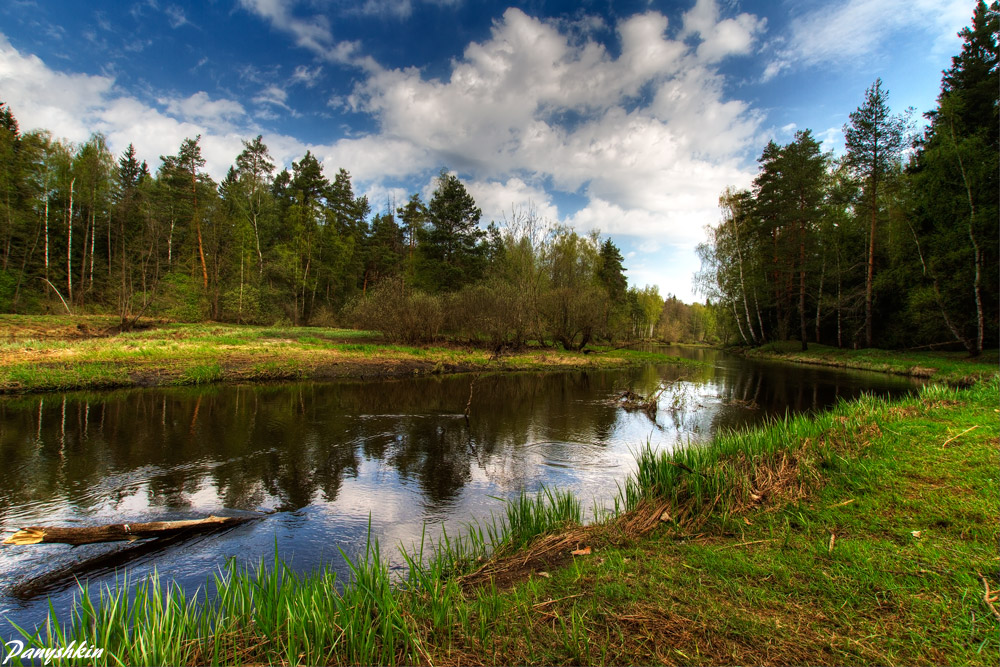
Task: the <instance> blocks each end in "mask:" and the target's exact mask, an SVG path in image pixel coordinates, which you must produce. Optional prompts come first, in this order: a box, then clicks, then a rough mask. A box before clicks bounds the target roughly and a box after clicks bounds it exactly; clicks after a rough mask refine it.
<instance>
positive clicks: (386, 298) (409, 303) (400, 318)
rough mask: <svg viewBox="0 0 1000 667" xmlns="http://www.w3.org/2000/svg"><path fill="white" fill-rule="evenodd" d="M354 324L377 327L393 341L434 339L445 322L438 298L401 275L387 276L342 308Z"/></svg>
mask: <svg viewBox="0 0 1000 667" xmlns="http://www.w3.org/2000/svg"><path fill="white" fill-rule="evenodd" d="M344 314H345V316H346V318H347V319H348V320H349V321H350V322H351V323H352V324H354V325H355V326H358V327H361V328H363V329H372V330H375V331H379V332H381V333H382V335H384V336H385V337H386V338H387V339H389V340H391V341H394V342H402V343H415V342H427V341H431V340H434V339H435V338H437V337H438V335H439V334H440V332H441V327H442V325H443V324H444V308H443V306H442V303H441V299H440V298H439V297H436V296H432V295H430V294H424V293H423V292H420V291H419V290H414V289H411V288H409V287H407V286H406V285H404V283H403V281H402V280H400V279H396V278H394V279H387V280H383V281H382V282H380V283H379V284H378V285H376V286H375V287H373V288H372V289H370V290H368V292H367V294H364V295H362V296H361V297H358V298H357V299H355V300H354V301H353V302H351V303H350V304H349V305H348V306H347V307H346V308H345V313H344Z"/></svg>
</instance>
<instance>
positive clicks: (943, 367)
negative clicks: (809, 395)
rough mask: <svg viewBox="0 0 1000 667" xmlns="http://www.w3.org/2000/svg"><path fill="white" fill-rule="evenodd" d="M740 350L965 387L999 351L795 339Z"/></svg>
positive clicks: (985, 371)
mask: <svg viewBox="0 0 1000 667" xmlns="http://www.w3.org/2000/svg"><path fill="white" fill-rule="evenodd" d="M740 353H741V354H743V355H744V356H747V357H750V358H751V359H774V360H780V361H791V362H795V363H799V364H812V365H817V366H831V367H835V368H854V369H859V370H867V371H878V372H881V373H893V374H896V375H907V376H911V377H920V378H927V379H931V380H934V381H936V382H944V383H947V384H950V385H954V386H959V387H966V386H969V385H972V384H974V383H975V382H977V381H978V380H980V379H982V378H985V377H990V376H992V375H993V374H994V373H996V372H997V368H998V364H1000V353H998V351H997V350H984V351H983V352H982V354H980V355H979V356H978V357H975V358H970V357H969V355H968V353H967V352H929V351H919V350H917V351H907V350H876V349H864V350H849V349H845V348H837V347H830V346H829V345H818V344H816V343H810V344H809V349H808V350H805V351H803V350H802V349H801V343H799V342H798V341H781V342H774V343H768V344H766V345H762V346H760V347H753V348H745V349H742V350H740Z"/></svg>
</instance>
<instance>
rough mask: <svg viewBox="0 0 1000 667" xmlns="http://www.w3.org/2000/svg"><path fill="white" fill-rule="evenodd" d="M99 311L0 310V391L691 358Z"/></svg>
mask: <svg viewBox="0 0 1000 667" xmlns="http://www.w3.org/2000/svg"><path fill="white" fill-rule="evenodd" d="M114 324H115V321H114V319H113V318H108V317H96V316H91V317H75V318H71V317H52V318H50V317H42V316H35V317H28V316H14V315H0V331H2V332H3V333H4V335H5V337H6V339H5V340H0V393H18V392H30V391H53V390H65V389H87V388H99V387H100V388H107V387H124V386H150V385H178V384H203V383H206V382H247V381H255V380H274V379H288V378H301V379H309V378H313V379H322V378H333V377H373V376H402V375H414V374H417V375H419V374H425V373H435V374H437V373H453V372H462V371H482V370H491V371H510V370H515V371H516V370H547V369H580V368H610V367H617V366H623V365H629V364H641V363H650V362H660V363H676V364H695V363H697V362H693V361H689V360H683V359H678V358H676V357H669V356H666V355H657V354H655V353H647V352H637V351H628V350H618V351H610V352H607V353H598V354H582V353H578V352H563V351H556V350H553V349H527V350H524V351H521V352H517V353H514V354H510V355H506V356H504V357H503V358H502V359H501V360H499V361H497V360H495V359H492V358H491V356H492V355H491V352H489V351H487V350H483V349H476V348H469V347H462V346H455V345H445V344H441V345H428V346H422V347H421V346H412V345H392V344H387V343H384V342H382V341H381V339H380V338H379V337H378V335H377V334H375V333H373V332H370V331H355V330H351V329H330V328H322V327H259V326H247V325H223V324H213V323H209V324H178V323H159V324H156V323H150V326H149V328H145V329H141V330H136V331H131V332H127V333H118V334H113V333H108V332H109V330H111V328H112V327H113V325H114Z"/></svg>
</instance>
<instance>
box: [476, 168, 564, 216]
mask: <svg viewBox="0 0 1000 667" xmlns="http://www.w3.org/2000/svg"><path fill="white" fill-rule="evenodd" d="M466 188H467V189H468V191H469V194H471V195H472V196H473V198H474V199H475V200H476V205H477V206H479V208H481V209H482V210H483V221H484V222H490V221H494V222H497V223H500V222H502V221H504V220H513V218H514V216H515V212H517V211H528V210H531V211H532V212H533V213H534V214H535V215H536V216H537V217H538V218H539V219H540V220H548V221H550V222H556V221H558V220H559V209H558V208H557V207H556V205H555V204H553V203H552V198H551V196H550V195H549V193H547V192H546V191H545V190H544V189H542V188H540V187H537V186H532V185H529V184H527V183H525V182H524V181H523V180H521V179H520V178H518V177H516V176H514V177H511V178H508V179H507V180H506V181H472V182H471V183H468V184H467V185H466Z"/></svg>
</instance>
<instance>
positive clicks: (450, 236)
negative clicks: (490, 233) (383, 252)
mask: <svg viewBox="0 0 1000 667" xmlns="http://www.w3.org/2000/svg"><path fill="white" fill-rule="evenodd" d="M427 214H428V220H429V222H430V226H429V227H422V228H420V229H418V230H417V240H418V247H419V257H418V260H417V265H416V269H417V272H416V279H417V281H418V283H419V284H420V285H421V286H422V287H423V288H424V289H427V290H429V291H431V292H451V291H455V290H457V289H459V288H460V287H462V286H463V285H466V284H469V283H471V282H474V281H476V280H477V279H478V278H479V277H480V276H481V275H482V273H483V269H484V266H485V258H486V247H485V243H484V239H485V237H486V234H485V232H484V231H483V230H482V229H480V228H479V227H478V225H479V219H480V218H481V217H482V215H483V212H482V211H481V210H480V209H479V208H478V207H477V206H476V202H475V200H474V199H473V198H472V195H470V194H469V193H468V191H467V190H466V189H465V186H464V185H463V184H462V182H461V181H460V180H459V179H458V177H457V176H455V175H454V174H449V173H448V172H447V171H445V170H442V171H441V174H440V175H439V176H438V182H437V189H436V190H434V196H433V197H432V198H431V201H430V204H429V205H428V207H427Z"/></svg>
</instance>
